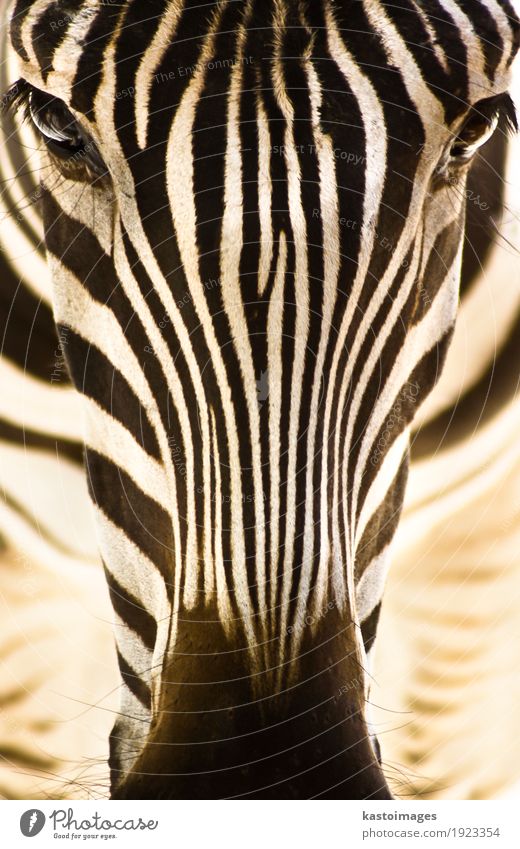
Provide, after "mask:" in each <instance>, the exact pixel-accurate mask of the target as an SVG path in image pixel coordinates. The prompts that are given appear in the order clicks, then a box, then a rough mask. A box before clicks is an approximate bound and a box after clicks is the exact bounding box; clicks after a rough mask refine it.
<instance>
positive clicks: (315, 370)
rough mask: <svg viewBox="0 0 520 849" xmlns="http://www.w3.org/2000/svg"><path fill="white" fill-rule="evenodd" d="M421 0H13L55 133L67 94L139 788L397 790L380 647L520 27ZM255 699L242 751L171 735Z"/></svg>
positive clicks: (76, 241) (64, 275)
mask: <svg viewBox="0 0 520 849" xmlns="http://www.w3.org/2000/svg"><path fill="white" fill-rule="evenodd" d="M430 5H433V6H434V7H435V8H434V9H433V8H432V9H431V8H430ZM430 5H429V6H428V7H427V8H426V7H425V6H424V4H422V3H419V2H412V0H403V3H402V4H400V5H399V6H395V5H392V4H386V3H383V2H376V0H371V2H361V3H356V4H355V5H352V4H350V3H348V4H347V3H333V2H332V0H323V2H317V3H305V2H289V0H276V1H275V0H273V2H265V0H263V2H259V0H244V2H220V3H210V4H209V5H208V7H207V9H206V11H205V17H204V20H201V12H200V8H199V7H198V6H197V5H196V4H194V3H191V2H189V0H186V2H181V1H180V0H169V2H166V0H165V1H164V2H160V3H157V9H155V10H154V14H153V15H150V9H149V4H145V3H144V2H140V1H139V0H134V2H131V3H124V4H119V5H117V6H107V5H104V4H102V3H99V4H96V3H92V2H90V3H88V4H85V3H84V2H78V3H76V4H73V6H74V8H73V10H72V11H71V8H72V7H71V8H68V11H67V16H66V20H65V22H63V18H60V17H59V13H60V9H59V4H57V3H56V2H54V0H37V2H32V3H27V2H18V3H16V4H15V5H14V10H13V18H12V26H11V38H12V43H13V46H14V48H15V51H16V54H17V57H18V62H19V65H20V71H19V73H20V76H21V78H22V82H21V83H20V85H21V87H22V89H23V91H24V96H25V97H26V98H28V100H29V104H30V109H31V110H32V115H33V119H34V120H35V121H36V124H37V126H39V131H40V134H43V139H45V135H46V134H45V126H46V125H45V121H44V118H45V119H46V120H47V122H48V116H49V115H52V114H54V115H55V120H56V121H57V120H58V118H57V117H56V116H60V120H61V122H62V123H61V125H60V126H61V127H62V130H63V138H62V141H61V153H59V151H58V152H57V150H56V136H54V137H51V141H50V143H49V139H47V147H48V151H47V152H46V153H45V152H44V155H43V156H42V164H41V169H42V170H41V178H42V187H43V189H42V199H41V210H42V216H43V222H44V227H45V245H46V249H47V255H48V265H49V268H50V270H51V277H52V303H53V310H54V317H55V320H56V322H57V325H58V328H59V333H60V335H61V337H62V338H63V339H66V344H65V345H64V346H63V347H64V349H65V354H66V359H67V364H68V368H69V371H70V375H71V377H72V381H73V383H74V385H75V387H76V389H77V390H79V392H80V393H81V394H82V416H83V437H84V440H85V444H86V467H87V480H88V485H89V491H90V496H91V500H92V502H93V504H94V510H95V517H96V526H97V540H98V545H99V550H100V553H101V555H102V557H103V560H104V563H105V570H106V574H107V578H108V584H109V587H110V589H111V593H112V598H113V603H114V610H115V615H116V619H117V621H118V623H119V628H118V654H119V661H120V669H121V673H122V677H123V681H124V685H125V686H124V688H123V689H124V698H123V708H122V714H123V716H122V718H120V719H119V720H118V723H117V724H116V728H115V730H114V734H113V737H112V758H111V765H112V768H113V781H114V788H113V789H114V791H115V792H116V793H118V794H119V795H126V796H131V795H133V794H135V793H140V794H141V795H142V793H143V792H148V793H151V794H153V793H155V794H156V795H184V794H186V795H190V794H191V795H192V794H193V792H204V793H206V794H207V795H213V794H215V793H218V794H223V795H236V794H237V792H242V793H244V794H246V795H247V794H249V795H273V794H274V795H275V796H276V795H277V794H278V795H283V794H285V793H288V794H289V795H296V796H302V795H303V796H307V795H329V796H330V795H332V796H334V795H338V794H339V795H340V796H341V795H345V794H347V795H353V796H359V797H368V796H371V795H374V796H375V797H378V796H381V797H382V798H385V797H386V796H387V793H388V791H387V788H386V785H385V782H384V779H383V777H382V774H381V772H380V770H379V766H378V764H377V759H376V756H375V752H374V750H373V749H372V744H371V743H369V742H368V741H367V739H366V738H367V726H366V718H365V717H364V702H365V697H366V694H367V692H368V683H369V676H368V675H367V674H366V667H367V662H368V659H367V655H368V654H369V651H370V649H371V648H372V645H373V640H374V636H375V629H376V625H377V619H378V616H379V610H380V605H381V599H382V594H383V587H384V582H385V576H386V570H387V565H388V561H389V553H390V546H391V542H392V538H393V535H394V532H395V529H396V527H397V523H398V518H399V514H400V511H401V505H402V500H403V495H404V487H405V481H406V474H407V467H408V448H409V433H410V427H411V424H412V421H413V418H414V416H415V413H416V411H417V409H418V407H419V405H420V404H421V403H422V401H423V400H424V399H425V398H426V396H427V395H428V394H429V392H430V391H431V389H432V388H433V386H434V384H435V383H436V381H437V379H438V377H439V374H440V371H441V369H442V365H443V362H444V359H445V355H446V351H447V347H448V343H449V340H450V338H451V334H452V330H453V323H454V319H455V314H456V309H457V301H458V285H459V277H460V268H461V257H462V246H463V234H464V211H465V206H466V204H465V203H464V200H465V195H464V187H465V180H466V172H467V163H468V162H469V161H470V159H471V156H470V154H471V155H475V154H477V153H478V150H479V146H480V145H482V144H483V143H484V142H485V141H486V140H487V139H488V138H489V136H490V134H491V131H492V130H493V129H494V126H495V122H496V120H495V119H496V117H497V116H498V115H499V114H500V113H501V111H504V110H505V111H506V113H507V112H508V111H509V102H508V100H507V96H506V90H507V85H508V80H509V68H510V64H511V61H512V59H513V55H514V51H515V47H516V43H517V41H518V27H517V21H516V18H515V17H514V13H513V9H512V8H511V7H510V5H509V3H508V2H507V0H502V2H495V0H486V2H485V3H483V4H479V5H478V7H474V6H471V8H468V7H467V4H466V3H464V2H462V0H458V2H455V0H442V2H441V0H439V2H436V3H434V4H430ZM60 21H61V22H60ZM49 98H51V101H50V102H49ZM38 104H40V107H38ZM42 104H44V105H42ZM53 110H54V113H53ZM472 110H473V111H472ZM64 115H65V116H66V120H65V119H64V117H63V116H64ZM478 116H480V117H481V120H480V121H479V120H478ZM471 121H473V123H472V124H469V122H471ZM67 122H68V125H67ZM47 126H48V124H47ZM71 128H72V130H73V132H72V136H71ZM54 132H56V130H55V129H54ZM67 133H68V134H67ZM71 137H73V139H74V140H75V141H74V144H75V147H74V150H75V151H76V153H75V154H74V156H75V158H74V157H73V154H72V148H71V155H70V157H69V159H68V160H67V158H66V156H64V155H63V150H64V148H66V145H67V142H70V139H71ZM53 138H54V147H53V142H52V139H53ZM78 138H80V139H81V144H79V143H78ZM58 143H60V142H59V133H58ZM78 146H79V149H80V150H81V151H82V152H83V154H84V155H83V156H79V154H78ZM58 154H59V155H58ZM67 391H69V390H67ZM58 435H59V436H63V434H62V433H61V432H60V433H59V434H58ZM201 619H202V620H205V621H206V625H207V627H206V630H205V631H204V630H201V628H200V620H201ZM211 635H213V636H211ZM190 645H194V646H198V648H197V649H196V653H198V654H200V660H199V661H198V663H197V662H194V661H193V660H191V659H189V657H190V652H189V651H187V650H186V649H185V648H184V649H183V647H185V646H190ZM325 646H328V648H325ZM214 654H216V655H218V658H219V659H218V660H217V659H216V658H215V657H214ZM226 654H228V655H229V656H230V657H228V659H227V660H225V659H224V658H223V656H224V655H226ZM208 657H212V658H213V660H212V661H211V663H212V664H213V663H214V664H215V667H213V666H212V665H211V664H210V661H209V660H208V659H207V658H208ZM204 658H206V659H204ZM214 668H218V669H220V670H221V674H223V675H226V676H227V678H225V679H222V680H221V682H220V683H221V689H222V691H223V692H224V693H225V694H226V695H225V696H222V694H221V692H220V690H219V691H218V695H217V694H216V691H217V690H218V687H217V685H216V682H217V681H219V679H218V677H217V678H211V681H213V684H212V685H210V684H209V683H208V684H207V685H206V686H205V687H203V688H202V689H201V690H200V693H201V695H197V696H195V695H194V685H195V683H196V682H197V681H199V682H200V681H206V682H209V680H210V678H209V677H208V676H211V675H213V674H214V673H213V669H214ZM215 674H217V673H215ZM233 677H234V678H236V679H237V680H240V681H242V683H241V684H240V686H238V685H237V686H236V688H233V687H230V686H229V685H228V686H223V683H222V682H223V681H224V680H225V681H228V682H229V681H230V680H232V679H233ZM315 679H319V680H318V681H317V680H315ZM181 682H184V684H185V685H187V686H188V691H189V692H188V694H186V693H185V692H184V689H183V686H182V684H181ZM243 682H246V683H243ZM353 682H355V683H353ZM334 687H336V691H335V690H334ZM190 688H191V689H190ZM331 688H332V689H331ZM195 689H196V688H195ZM192 691H193V692H192ZM338 694H340V695H338ZM240 698H242V699H245V700H246V701H247V702H248V709H247V711H246V717H247V718H246V719H242V720H239V719H237V718H233V716H232V719H231V720H230V721H229V722H228V724H227V725H226V724H225V723H223V724H222V729H221V731H222V733H223V734H227V735H228V736H229V735H230V734H232V733H233V731H235V732H237V731H238V729H239V728H240V727H242V725H244V727H245V728H247V729H248V731H247V734H248V735H249V737H250V742H251V747H250V748H249V743H248V744H247V746H246V747H245V749H244V750H242V751H238V753H237V752H236V751H235V747H234V746H235V744H233V745H230V746H228V747H227V749H226V747H224V748H225V751H226V754H225V755H221V754H219V751H218V747H215V746H214V747H213V748H212V747H210V746H208V745H206V746H205V747H203V751H204V755H201V757H200V761H198V760H197V758H196V757H195V756H193V757H195V760H194V761H193V764H192V762H191V761H190V759H189V757H188V756H187V755H186V756H185V755H182V756H181V755H179V760H178V762H177V761H175V760H174V761H173V762H170V758H171V748H168V747H169V746H170V747H171V745H172V743H173V741H178V743H179V745H183V746H184V748H186V746H185V743H186V740H193V742H197V737H196V736H195V738H194V737H193V736H189V735H190V734H191V735H193V734H195V735H197V734H198V733H203V731H202V730H201V729H198V731H197V730H193V729H190V730H189V734H188V728H189V726H186V727H184V726H183V720H182V721H181V719H180V718H179V717H178V716H177V717H176V722H175V723H174V722H173V720H172V714H173V713H175V712H177V711H181V712H182V711H183V708H184V710H185V711H186V710H188V711H189V710H190V709H191V710H192V712H194V713H197V712H199V713H201V712H202V713H204V712H205V711H207V710H208V708H209V706H210V705H211V704H212V703H213V700H216V701H217V703H218V704H219V705H220V709H221V710H224V707H223V705H221V702H222V701H224V702H226V699H228V700H229V702H228V707H229V710H230V714H231V715H233V712H234V711H235V706H236V705H237V704H240V703H241V702H239V701H237V700H238V699H240ZM266 699H267V701H268V703H269V706H268V707H265V708H264V707H262V708H259V704H261V702H262V701H264V700H266ZM323 699H325V700H328V699H335V708H334V709H332V708H331V709H329V708H327V709H326V710H325V712H324V713H323V714H322V713H321V712H320V711H321V707H320V705H322V704H323ZM320 700H321V701H320ZM309 713H310V714H311V715H312V714H313V713H314V714H316V716H317V717H318V719H317V721H318V727H322V728H323V733H324V734H325V737H326V739H327V741H328V742H327V744H326V745H324V749H323V763H324V762H325V761H326V760H327V757H325V755H326V754H328V756H329V759H332V761H333V763H334V767H333V768H332V767H331V771H330V774H329V775H327V774H326V770H325V769H324V767H323V763H322V762H321V761H320V760H319V759H320V757H322V755H320V754H319V753H317V752H316V748H315V747H313V746H312V744H311V743H310V740H311V735H310V730H311V728H310V726H309V725H308V724H305V722H303V721H298V722H296V721H295V717H296V716H298V717H299V716H301V715H302V714H309ZM348 715H351V717H352V719H351V721H349V722H347V723H345V716H348ZM132 717H133V719H132ZM288 720H290V721H291V723H292V727H293V737H291V734H289V737H288V739H289V740H290V741H291V742H292V743H293V746H292V747H290V748H291V749H292V750H293V754H291V755H290V756H287V757H285V758H284V757H282V750H281V749H280V748H279V746H280V745H281V741H280V740H279V739H278V737H277V734H279V730H278V731H277V732H276V734H275V735H274V736H273V738H272V740H271V745H272V748H273V751H272V752H271V754H270V755H269V757H271V758H274V762H275V763H276V764H277V766H276V768H275V767H273V769H272V770H271V771H269V769H268V768H267V766H265V765H264V766H263V767H262V768H261V769H260V768H259V769H258V770H257V771H256V772H255V770H254V769H253V768H252V767H248V768H247V769H246V772H247V778H246V779H245V780H244V782H243V786H242V785H241V789H239V785H238V784H237V780H236V775H237V772H236V770H237V766H238V764H239V763H240V762H241V760H240V759H241V758H244V762H245V763H248V762H251V763H252V762H254V761H255V753H256V752H257V746H259V745H260V744H259V743H258V742H257V739H258V735H259V734H260V735H261V731H260V729H261V728H263V727H264V726H266V727H270V726H271V725H272V726H273V727H277V728H279V723H283V722H285V721H288ZM172 726H173V727H172ZM183 728H184V731H183ZM215 728H217V729H218V728H220V724H219V723H218V722H217V723H216V726H215ZM338 728H340V730H339V731H338V730H337V729H338ZM183 733H184V734H188V736H186V737H183ZM215 733H218V732H215ZM147 734H148V737H147ZM251 735H252V737H251ZM335 735H336V736H335ZM199 742H202V740H200V741H199ZM352 747H353V748H354V750H355V752H356V754H355V757H354V756H353V757H352V758H349V757H348V756H343V757H340V756H339V755H338V752H340V751H342V750H348V749H349V748H352ZM298 749H301V751H302V752H303V754H302V763H303V765H304V766H305V765H306V768H305V769H302V770H301V775H300V773H299V772H298V760H297V758H295V756H294V750H298ZM267 751H270V746H269V745H267ZM192 755H193V753H192ZM228 758H229V759H231V764H232V765H231V766H229V768H228V771H227V773H226V778H225V779H223V783H222V785H221V787H220V788H217V787H216V786H215V784H214V780H213V778H212V777H211V776H212V775H214V771H215V770H216V769H218V768H219V764H220V763H224V764H226V763H227V760H228ZM237 758H238V761H237ZM316 759H318V763H316ZM197 764H198V766H199V767H200V768H199V769H198V770H197ZM170 767H172V769H171V770H170ZM185 767H186V768H187V769H188V771H189V772H190V773H194V772H197V771H199V772H204V773H205V776H206V778H205V782H206V784H205V787H204V789H203V790H200V791H199V790H197V791H194V790H193V788H192V787H191V784H190V779H189V778H187V779H186V781H185V782H184V783H183V782H182V781H180V780H178V779H177V778H176V777H175V776H176V775H177V774H178V773H180V772H182V771H183V769H184V768H185ZM147 772H153V773H154V774H155V778H154V781H153V782H152V783H151V785H149V786H147V787H144V786H143V782H142V780H141V775H142V774H143V773H147ZM173 772H174V776H173V777H172V773H173ZM308 772H310V773H311V775H310V777H307V778H306V777H305V776H306V774H307V773H308ZM277 776H278V778H276V777H277ZM302 776H303V777H302ZM360 776H361V777H360ZM271 779H272V781H271ZM154 782H155V783H154ZM266 782H267V783H266ZM270 784H272V787H270ZM333 785H334V786H333Z"/></svg>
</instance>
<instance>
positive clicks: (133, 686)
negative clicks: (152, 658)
mask: <svg viewBox="0 0 520 849" xmlns="http://www.w3.org/2000/svg"><path fill="white" fill-rule="evenodd" d="M117 662H118V664H119V670H120V672H121V677H122V679H123V681H124V682H125V684H126V686H127V687H128V689H129V690H130V692H131V693H133V694H134V696H135V697H136V699H137V700H138V701H140V702H141V704H142V705H143V707H145V708H146V709H147V710H151V707H152V694H151V692H150V688H149V686H148V685H147V684H146V683H145V682H144V681H143V680H142V678H140V677H139V675H138V674H137V673H136V672H135V671H134V670H133V669H132V667H131V666H130V664H128V663H127V662H126V660H125V659H124V657H123V655H122V654H121V652H120V651H119V649H117Z"/></svg>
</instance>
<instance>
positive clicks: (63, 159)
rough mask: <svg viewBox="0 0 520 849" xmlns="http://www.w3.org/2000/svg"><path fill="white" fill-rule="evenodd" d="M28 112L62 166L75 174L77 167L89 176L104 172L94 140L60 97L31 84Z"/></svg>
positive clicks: (97, 175)
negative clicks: (32, 86)
mask: <svg viewBox="0 0 520 849" xmlns="http://www.w3.org/2000/svg"><path fill="white" fill-rule="evenodd" d="M27 111H28V115H29V117H30V119H31V120H32V123H33V125H34V127H35V129H36V130H37V132H38V133H39V135H40V136H41V138H42V139H43V141H44V142H45V145H46V147H47V149H48V150H49V152H50V153H51V154H52V155H53V156H54V157H55V158H56V159H58V160H59V161H60V166H61V168H62V169H64V170H66V171H67V172H68V176H70V177H72V178H74V176H77V174H78V173H79V171H81V169H83V171H87V172H88V176H89V177H90V178H95V177H101V176H104V175H106V174H107V168H106V165H105V163H104V162H103V159H102V157H101V154H100V153H99V150H98V148H97V146H96V143H95V142H94V140H93V139H92V138H91V137H90V136H89V135H88V134H87V133H86V132H85V130H84V129H83V128H82V127H81V125H80V124H79V122H78V121H77V120H76V118H75V117H74V115H73V114H72V112H71V111H70V110H69V108H68V107H67V105H66V104H65V103H64V102H63V100H59V99H58V98H56V97H52V96H51V95H48V94H46V93H45V92H43V91H40V90H39V89H35V88H31V89H30V92H29V95H28V110H27Z"/></svg>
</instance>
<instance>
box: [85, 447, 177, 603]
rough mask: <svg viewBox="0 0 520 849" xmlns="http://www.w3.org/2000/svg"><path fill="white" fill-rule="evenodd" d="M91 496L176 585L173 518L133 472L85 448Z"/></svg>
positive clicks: (170, 585)
mask: <svg viewBox="0 0 520 849" xmlns="http://www.w3.org/2000/svg"><path fill="white" fill-rule="evenodd" d="M85 465H86V468H87V478H88V487H89V493H90V497H91V498H92V500H93V502H94V503H95V504H97V505H98V506H99V509H100V510H101V511H102V512H103V513H105V515H106V516H107V517H108V518H109V519H110V520H111V521H112V522H113V524H114V525H116V526H117V527H119V528H123V529H124V533H125V535H126V536H127V537H128V538H129V539H130V540H131V541H132V542H133V543H134V544H135V545H136V546H137V547H138V548H139V549H140V550H141V551H142V552H143V553H144V554H145V555H146V556H147V557H148V559H149V560H151V562H152V563H153V564H154V566H156V568H157V569H158V571H159V572H160V573H161V575H162V577H163V579H164V582H165V584H166V586H167V588H168V590H169V591H173V585H172V559H173V556H174V542H173V534H172V527H171V521H172V520H171V517H170V515H169V514H168V513H166V511H165V510H164V509H163V508H162V507H161V506H160V505H159V504H158V503H157V502H156V501H153V500H152V499H151V498H148V496H147V495H145V494H144V492H142V490H141V489H139V487H138V486H137V485H136V484H135V483H134V481H133V480H132V479H131V477H130V476H129V475H127V473H126V472H125V471H123V469H121V468H120V467H119V466H116V465H115V464H114V463H112V462H111V461H110V460H108V459H107V458H106V457H102V456H101V455H100V454H98V453H97V452H96V451H94V450H93V449H92V448H87V449H86V450H85Z"/></svg>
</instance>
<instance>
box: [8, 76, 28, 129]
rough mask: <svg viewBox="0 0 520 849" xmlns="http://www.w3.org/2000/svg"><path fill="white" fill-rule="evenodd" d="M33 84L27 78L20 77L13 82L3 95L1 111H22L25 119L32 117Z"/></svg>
mask: <svg viewBox="0 0 520 849" xmlns="http://www.w3.org/2000/svg"><path fill="white" fill-rule="evenodd" d="M30 97H31V86H30V85H29V83H28V82H27V80H24V79H20V80H17V81H16V82H15V83H13V84H12V85H11V86H9V88H8V89H7V91H6V92H4V94H3V95H2V100H1V101H0V113H1V114H3V115H6V114H11V115H14V114H16V113H17V112H21V113H22V115H23V119H24V120H29V118H30V111H29V110H30Z"/></svg>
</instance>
